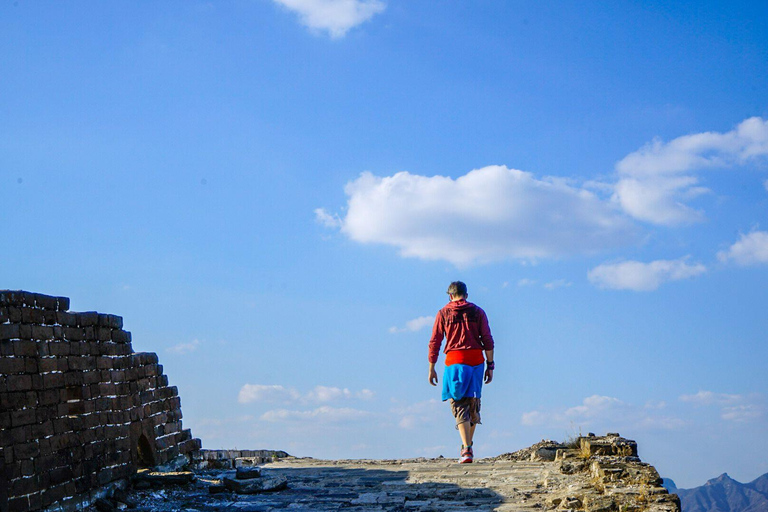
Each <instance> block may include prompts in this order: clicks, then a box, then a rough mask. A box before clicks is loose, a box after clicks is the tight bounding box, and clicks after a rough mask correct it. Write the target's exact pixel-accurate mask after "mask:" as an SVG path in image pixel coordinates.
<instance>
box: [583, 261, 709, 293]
mask: <svg viewBox="0 0 768 512" xmlns="http://www.w3.org/2000/svg"><path fill="white" fill-rule="evenodd" d="M687 259H688V258H687V257H686V258H680V259H677V260H656V261H652V262H650V263H643V262H640V261H623V262H620V263H603V264H602V265H598V266H597V267H595V268H593V269H592V270H590V271H589V272H588V273H587V278H588V279H589V281H590V282H591V283H592V284H594V285H596V286H598V287H600V288H610V289H613V290H634V291H651V290H655V289H657V288H658V287H659V286H660V285H661V284H662V283H665V282H667V281H679V280H681V279H688V278H691V277H695V276H698V275H700V274H703V273H704V272H706V270H707V267H705V266H704V265H702V264H701V263H693V264H689V263H688V262H687Z"/></svg>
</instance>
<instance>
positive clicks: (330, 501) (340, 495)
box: [133, 459, 589, 512]
mask: <svg viewBox="0 0 768 512" xmlns="http://www.w3.org/2000/svg"><path fill="white" fill-rule="evenodd" d="M230 473H234V472H230ZM227 474H228V473H227ZM262 474H263V475H264V476H270V475H282V476H285V477H286V478H287V480H288V483H289V488H288V489H286V490H283V491H279V492H275V493H267V494H256V495H236V494H232V493H222V494H209V493H208V486H210V485H212V484H214V485H215V484H216V483H218V481H219V480H220V478H221V477H222V476H223V473H222V472H206V473H205V474H203V473H201V474H199V476H198V480H197V483H196V484H195V485H194V488H192V489H190V488H189V487H187V488H185V489H183V490H181V489H179V490H171V489H164V490H162V491H141V492H135V493H134V495H133V499H134V500H135V501H136V503H137V505H138V509H139V510H142V509H143V510H163V511H171V510H199V511H211V510H226V511H240V512H252V511H253V512H256V511H266V510H345V511H350V512H351V511H363V510H366V511H394V510H397V511H451V510H496V511H533V510H545V509H547V508H554V507H553V505H552V502H551V498H552V496H553V492H555V493H556V494H562V493H563V492H566V493H568V494H583V492H582V490H584V489H587V488H588V486H589V484H588V482H587V481H586V478H585V476H583V475H564V474H562V473H560V471H558V470H557V468H555V467H554V464H552V463H549V462H512V461H483V460H479V461H476V462H475V463H473V464H458V463H456V462H455V461H453V460H450V461H449V460H445V459H431V460H427V459H416V460H404V461H386V460H383V461H382V460H379V461H359V460H357V461H323V460H315V459H283V460H281V461H279V462H273V463H270V464H265V465H263V466H262ZM548 499H549V500H550V501H549V502H547V500H548Z"/></svg>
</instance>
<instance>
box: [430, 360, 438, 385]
mask: <svg viewBox="0 0 768 512" xmlns="http://www.w3.org/2000/svg"><path fill="white" fill-rule="evenodd" d="M429 383H430V384H432V385H433V386H437V372H436V371H435V365H434V364H432V363H430V365H429Z"/></svg>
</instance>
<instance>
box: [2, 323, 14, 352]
mask: <svg viewBox="0 0 768 512" xmlns="http://www.w3.org/2000/svg"><path fill="white" fill-rule="evenodd" d="M0 327H2V325H0ZM0 356H4V357H13V341H11V340H0Z"/></svg>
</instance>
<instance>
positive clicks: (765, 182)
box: [763, 180, 768, 191]
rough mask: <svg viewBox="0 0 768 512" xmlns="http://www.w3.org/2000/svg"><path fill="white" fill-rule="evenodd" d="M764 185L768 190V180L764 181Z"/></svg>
mask: <svg viewBox="0 0 768 512" xmlns="http://www.w3.org/2000/svg"><path fill="white" fill-rule="evenodd" d="M763 186H764V187H765V190H766V191H768V180H765V181H764V182H763Z"/></svg>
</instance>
